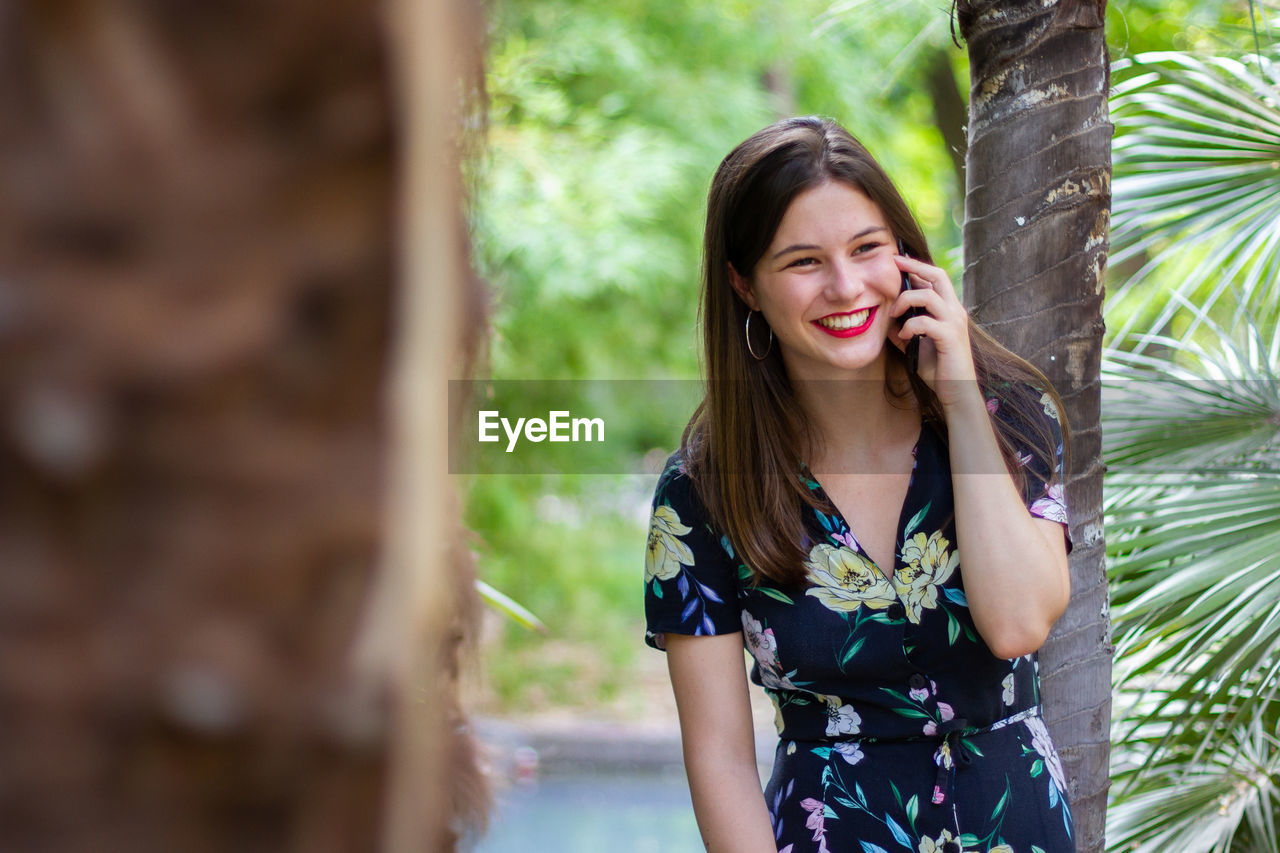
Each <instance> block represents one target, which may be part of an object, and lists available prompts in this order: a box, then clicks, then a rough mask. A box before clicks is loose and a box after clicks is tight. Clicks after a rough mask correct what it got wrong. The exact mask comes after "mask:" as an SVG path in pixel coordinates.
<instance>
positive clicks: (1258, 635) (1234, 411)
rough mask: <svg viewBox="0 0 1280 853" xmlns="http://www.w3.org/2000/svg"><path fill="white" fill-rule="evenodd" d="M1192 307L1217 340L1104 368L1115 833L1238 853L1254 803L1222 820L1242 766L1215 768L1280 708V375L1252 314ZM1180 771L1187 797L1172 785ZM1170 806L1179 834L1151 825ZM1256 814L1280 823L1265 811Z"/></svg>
mask: <svg viewBox="0 0 1280 853" xmlns="http://www.w3.org/2000/svg"><path fill="white" fill-rule="evenodd" d="M1184 307H1186V309H1187V310H1188V311H1189V312H1190V313H1191V315H1192V316H1195V317H1197V318H1198V319H1199V320H1200V321H1201V323H1202V326H1203V329H1204V330H1205V331H1206V332H1208V333H1212V334H1213V335H1214V336H1215V337H1216V342H1215V343H1214V345H1212V346H1200V345H1197V344H1196V343H1194V342H1190V341H1185V340H1183V341H1178V340H1175V339H1172V338H1168V337H1160V336H1147V337H1146V338H1145V340H1144V343H1145V344H1146V346H1145V348H1144V349H1143V350H1142V351H1139V352H1126V351H1121V350H1112V351H1109V352H1108V353H1107V354H1106V358H1105V360H1104V380H1103V384H1104V390H1103V395H1104V397H1103V399H1104V407H1103V413H1104V418H1103V427H1104V430H1103V431H1104V435H1105V436H1106V439H1105V443H1104V450H1105V457H1106V460H1107V462H1108V466H1109V469H1110V471H1109V474H1108V483H1107V486H1108V491H1109V494H1108V498H1107V501H1106V503H1105V506H1104V511H1105V513H1106V517H1107V530H1108V544H1107V552H1108V557H1109V558H1110V565H1109V575H1110V580H1111V583H1112V616H1113V630H1114V634H1115V638H1116V650H1117V656H1116V667H1115V673H1114V682H1115V688H1116V694H1115V695H1116V702H1115V710H1116V714H1115V723H1114V741H1115V743H1117V744H1123V749H1122V750H1120V752H1119V753H1118V755H1119V756H1120V757H1118V759H1117V767H1116V769H1115V771H1114V772H1113V784H1114V791H1115V796H1114V804H1113V808H1115V809H1118V812H1117V814H1118V815H1119V817H1116V818H1115V819H1116V820H1117V821H1119V823H1118V824H1117V826H1118V829H1117V830H1116V832H1117V833H1119V834H1118V835H1114V834H1111V832H1110V830H1109V834H1111V837H1112V838H1113V839H1119V838H1125V839H1128V840H1129V842H1127V843H1136V844H1138V845H1139V846H1138V847H1136V848H1134V849H1152V850H1154V849H1170V848H1168V847H1165V848H1161V847H1160V845H1161V844H1162V843H1166V844H1167V843H1168V842H1169V839H1171V838H1175V837H1176V838H1178V839H1180V844H1179V846H1178V848H1177V849H1180V850H1181V849H1188V850H1193V849H1194V850H1205V851H1208V850H1219V849H1221V850H1225V849H1227V848H1226V847H1225V846H1221V845H1226V844H1229V843H1230V842H1231V838H1232V837H1234V833H1235V832H1236V827H1238V825H1240V823H1241V822H1242V821H1245V820H1246V818H1245V806H1244V805H1241V806H1240V808H1239V809H1238V810H1236V811H1232V810H1228V811H1227V812H1224V813H1222V814H1219V815H1217V816H1216V817H1215V816H1214V814H1213V813H1214V812H1215V811H1216V810H1217V806H1216V805H1215V802H1216V800H1215V799H1214V798H1215V797H1220V796H1226V794H1224V793H1223V791H1224V790H1225V789H1224V787H1223V786H1228V787H1229V786H1230V785H1233V784H1236V782H1228V781H1225V780H1226V778H1227V776H1230V775H1231V774H1232V773H1235V772H1236V769H1237V766H1236V763H1230V762H1229V763H1228V764H1227V765H1224V766H1222V767H1219V766H1217V764H1215V762H1220V761H1221V755H1220V751H1221V749H1222V744H1223V742H1224V741H1225V740H1230V739H1232V738H1236V739H1238V738H1239V737H1240V736H1241V735H1240V725H1241V721H1243V720H1258V719H1264V718H1267V717H1269V716H1271V715H1274V714H1275V713H1276V712H1277V711H1278V710H1280V702H1277V696H1276V690H1277V675H1278V674H1280V672H1278V670H1280V450H1277V446H1278V439H1280V371H1277V369H1276V365H1277V358H1276V356H1277V353H1275V351H1274V350H1273V349H1271V348H1270V347H1269V346H1268V340H1267V338H1266V336H1265V335H1264V334H1263V330H1262V329H1261V328H1259V327H1258V326H1257V325H1256V324H1254V323H1252V322H1251V321H1250V320H1248V319H1247V318H1246V320H1245V322H1244V324H1243V330H1242V331H1240V332H1237V333H1236V334H1235V335H1233V334H1231V333H1228V332H1227V331H1226V330H1225V329H1223V328H1222V327H1220V326H1218V325H1217V324H1216V323H1214V321H1213V320H1212V318H1210V317H1207V316H1205V315H1204V313H1203V309H1200V308H1197V307H1194V306H1184ZM1270 731H1272V732H1273V733H1274V728H1273V729H1271V730H1270ZM1124 755H1128V756H1129V758H1128V759H1126V758H1124V757H1123V756H1124ZM1134 756H1140V757H1141V760H1140V761H1138V760H1135V759H1134V758H1133V757H1134ZM1126 760H1127V761H1129V762H1130V764H1131V765H1132V766H1126V763H1125V762H1126ZM1215 768H1216V769H1215ZM1175 771H1176V773H1175ZM1228 771H1229V772H1228ZM1170 774H1174V775H1177V776H1178V780H1179V781H1178V784H1179V786H1180V787H1179V788H1178V791H1177V793H1176V795H1175V794H1173V793H1171V792H1170V791H1169V790H1167V786H1165V785H1164V782H1161V780H1162V779H1165V777H1168V776H1170ZM1197 774H1199V775H1197ZM1233 778H1234V777H1233ZM1165 781H1168V780H1167V779H1165ZM1237 781H1238V780H1237ZM1152 786H1155V787H1152ZM1162 786H1163V787H1162ZM1153 792H1156V793H1153ZM1171 798H1172V799H1171ZM1241 802H1243V800H1242V801H1241ZM1159 804H1163V806H1172V807H1174V808H1175V809H1178V810H1182V811H1183V812H1185V815H1186V821H1184V822H1183V823H1184V824H1185V825H1183V824H1179V826H1181V829H1179V830H1177V834H1174V835H1169V832H1170V831H1171V830H1170V829H1169V826H1167V825H1166V824H1165V822H1163V821H1161V820H1157V819H1156V818H1155V817H1154V810H1155V809H1156V806H1157V805H1159ZM1197 810H1199V811H1200V812H1202V813H1200V814H1198V815H1197ZM1250 814H1254V812H1250ZM1218 818H1222V820H1219V819H1218ZM1253 820H1254V822H1256V823H1257V827H1256V829H1257V831H1262V829H1265V827H1266V826H1267V824H1266V821H1267V820H1268V818H1265V817H1264V816H1263V815H1262V814H1261V813H1257V814H1255V815H1254V819H1253ZM1251 826H1252V824H1251ZM1249 831H1250V832H1253V831H1254V830H1253V829H1250V830H1249ZM1183 841H1185V843H1187V844H1191V845H1192V846H1189V847H1185V848H1184V847H1182V846H1181V842H1183Z"/></svg>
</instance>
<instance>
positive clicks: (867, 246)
mask: <svg viewBox="0 0 1280 853" xmlns="http://www.w3.org/2000/svg"><path fill="white" fill-rule="evenodd" d="M882 245H884V244H883V243H876V242H871V243H860V244H858V247H857V248H856V249H854V250H853V254H855V255H863V254H866V253H867V252H870V251H871V250H873V249H878V248H880V247H881V246H882Z"/></svg>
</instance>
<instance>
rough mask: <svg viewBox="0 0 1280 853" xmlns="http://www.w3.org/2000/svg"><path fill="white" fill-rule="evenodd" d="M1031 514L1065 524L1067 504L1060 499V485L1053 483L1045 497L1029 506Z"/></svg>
mask: <svg viewBox="0 0 1280 853" xmlns="http://www.w3.org/2000/svg"><path fill="white" fill-rule="evenodd" d="M1031 514H1032V515H1038V516H1040V517H1041V518H1047V519H1048V520H1049V521H1057V522H1061V523H1062V524H1066V523H1067V504H1066V501H1064V500H1063V497H1062V484H1061V483H1054V484H1053V485H1051V486H1049V489H1048V491H1046V492H1045V496H1044V497H1042V498H1040V499H1039V500H1037V501H1036V502H1035V503H1033V504H1031Z"/></svg>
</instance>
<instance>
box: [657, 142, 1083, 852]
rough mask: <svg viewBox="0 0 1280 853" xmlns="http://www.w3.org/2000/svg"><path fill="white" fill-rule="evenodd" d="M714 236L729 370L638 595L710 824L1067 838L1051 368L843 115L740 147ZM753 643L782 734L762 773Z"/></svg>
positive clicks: (774, 840) (989, 840)
mask: <svg viewBox="0 0 1280 853" xmlns="http://www.w3.org/2000/svg"><path fill="white" fill-rule="evenodd" d="M899 247H901V249H899ZM704 252H705V257H704V264H705V268H704V281H703V304H702V312H703V317H704V330H705V341H704V344H705V364H706V365H707V372H708V377H707V378H708V383H707V394H706V397H705V398H704V400H703V402H702V404H701V406H700V407H699V409H698V410H697V412H696V413H695V415H694V417H693V419H692V420H691V421H690V423H689V425H688V427H687V428H686V430H685V434H684V437H683V440H682V446H681V448H680V450H679V452H677V453H676V454H674V455H673V456H672V457H671V459H670V460H669V461H668V464H667V467H666V470H665V471H664V473H663V474H662V476H661V478H660V479H659V483H658V487H657V490H656V493H655V496H654V503H653V521H652V525H651V531H650V537H649V554H648V560H647V563H646V572H645V583H646V602H645V609H646V616H647V619H648V631H647V634H646V640H647V642H648V643H649V644H650V645H652V646H654V647H656V648H660V649H665V650H666V651H667V652H668V665H669V669H670V674H671V681H672V686H673V688H674V691H675V696H676V702H677V706H678V709H679V714H680V723H681V735H682V740H683V744H684V754H685V763H686V769H687V772H688V776H689V782H690V787H691V790H692V794H693V802H694V809H695V813H696V815H697V818H698V824H699V828H700V829H701V831H702V834H703V839H704V841H705V843H706V845H707V847H708V849H710V850H731V851H735V853H736V851H771V850H780V851H793V850H798V849H812V845H813V843H814V842H816V843H817V845H818V849H819V850H823V851H825V850H828V849H831V850H856V849H863V850H869V849H879V850H885V851H890V850H910V851H913V853H918V851H926V850H927V851H948V853H950V851H958V850H961V849H963V850H966V851H973V850H982V851H989V853H991V852H992V851H999V853H1010V851H1019V853H1022V851H1035V850H1039V851H1041V853H1066V851H1071V850H1074V849H1075V846H1074V841H1073V839H1072V823H1071V815H1070V811H1069V809H1068V806H1067V802H1066V799H1065V796H1064V790H1063V783H1062V775H1061V772H1060V769H1059V764H1058V758H1057V755H1056V753H1055V752H1054V750H1053V746H1052V744H1051V743H1050V742H1049V740H1048V738H1047V733H1046V732H1045V730H1044V727H1043V725H1042V724H1041V723H1040V719H1039V714H1040V706H1039V701H1040V700H1039V682H1038V676H1037V664H1036V659H1035V652H1036V649H1037V648H1038V647H1039V646H1040V644H1041V643H1043V642H1044V639H1045V637H1046V636H1047V635H1048V632H1049V629H1050V627H1051V626H1052V624H1053V622H1054V621H1055V620H1056V619H1057V617H1058V616H1059V615H1060V614H1061V613H1062V610H1063V608H1064V607H1065V606H1066V601H1067V597H1068V592H1069V590H1068V576H1067V564H1066V555H1067V549H1068V547H1069V545H1070V543H1069V541H1068V539H1067V537H1066V535H1065V530H1066V527H1065V519H1066V509H1065V507H1064V506H1063V505H1062V503H1061V499H1060V495H1061V491H1060V489H1059V488H1058V482H1059V478H1060V476H1061V470H1062V455H1063V452H1064V441H1063V436H1062V432H1063V431H1062V428H1061V426H1060V425H1059V423H1058V420H1057V411H1058V409H1057V406H1056V395H1055V394H1054V392H1053V390H1052V388H1050V387H1049V384H1048V382H1047V381H1046V380H1045V379H1044V378H1043V377H1042V376H1041V375H1040V374H1039V373H1038V372H1036V371H1035V370H1034V368H1031V367H1030V366H1029V365H1027V364H1026V363H1025V362H1023V361H1022V360H1020V359H1018V358H1017V357H1016V356H1013V355H1012V354H1011V353H1009V352H1007V351H1005V350H1004V349H1003V348H1001V347H999V345H997V344H995V343H994V342H993V341H992V340H991V339H990V338H989V337H987V336H986V335H985V334H984V333H983V332H982V331H981V330H980V329H978V328H977V327H976V326H975V325H974V324H973V323H972V322H971V321H970V320H969V318H968V315H967V313H966V312H965V310H964V308H963V306H962V305H961V304H960V302H959V299H958V298H957V297H956V293H955V290H954V288H953V287H952V285H951V282H950V280H949V279H948V278H947V276H946V274H945V273H944V272H943V271H942V270H941V269H939V268H938V267H936V266H934V265H933V264H932V261H931V259H930V255H929V251H928V246H927V245H926V243H925V239H924V236H923V234H922V233H921V231H920V228H919V226H918V225H917V224H916V222H915V220H914V218H913V217H912V216H911V213H910V211H909V210H908V208H907V205H906V203H905V202H904V201H903V199H902V197H901V196H900V195H899V194H898V192H897V190H896V188H895V187H894V186H893V184H892V182H891V181H890V180H889V178H888V177H887V175H885V173H884V171H883V170H882V169H881V168H880V166H879V165H878V164H877V163H876V161H875V160H874V159H873V158H872V157H871V155H870V154H869V153H868V152H867V151H866V149H865V148H863V147H862V145H860V144H859V143H858V142H857V141H856V140H855V139H854V138H853V137H852V136H850V135H849V134H848V132H847V131H845V130H844V129H843V128H841V127H839V126H838V125H836V124H834V123H833V122H830V121H823V120H820V119H816V118H800V119H790V120H787V121H783V122H779V123H778V124H775V125H772V126H770V127H768V128H765V129H764V130H762V131H760V132H759V133H757V134H756V135H754V136H753V137H751V138H750V139H748V140H747V141H746V142H744V143H742V144H741V145H740V146H738V147H737V148H736V149H735V150H734V151H733V152H731V153H730V154H729V156H728V157H726V158H725V160H724V162H723V163H722V164H721V166H720V169H719V171H718V172H717V174H716V177H715V179H714V181H713V182H712V188H711V194H710V199H709V204H708V214H707V228H706V238H705V247H704ZM907 255H910V257H908V256H907ZM906 283H909V284H910V285H911V287H910V288H905V287H904V284H906ZM753 321H754V323H762V324H764V325H767V327H768V329H769V335H770V344H769V346H768V347H767V348H765V349H764V350H761V348H760V346H759V343H758V342H759V340H760V339H761V338H762V337H763V335H764V333H763V332H762V331H761V330H759V329H758V327H757V329H756V330H755V331H754V337H753V331H752V325H753V324H754V323H753ZM744 332H745V333H746V334H747V339H746V340H744V339H743V334H744ZM915 337H919V338H920V339H921V344H920V349H919V361H918V364H912V363H911V362H909V361H908V359H907V358H906V356H905V355H904V352H903V351H904V349H905V348H906V345H907V342H908V341H910V340H911V339H912V338H915ZM960 542H963V543H964V554H963V557H962V555H961V553H960V549H959V547H958V544H959V543H960ZM744 646H745V647H746V649H747V651H748V652H749V653H750V654H751V655H752V657H753V658H754V660H755V667H754V669H753V671H752V674H751V678H752V680H753V681H755V682H756V683H757V684H760V685H762V686H763V687H764V688H765V692H766V693H767V694H768V695H769V696H770V698H771V699H772V700H773V703H774V705H775V708H776V723H777V727H778V733H779V736H780V740H779V743H778V748H777V752H776V755H775V759H774V765H773V773H772V776H771V777H770V779H769V782H768V784H767V786H766V787H765V789H764V791H763V792H762V791H761V790H760V786H759V784H758V780H757V779H756V777H755V752H754V741H753V738H752V735H751V725H750V720H751V716H750V710H749V707H748V700H747V678H746V673H745V671H744V668H743V666H742V650H743V647H744Z"/></svg>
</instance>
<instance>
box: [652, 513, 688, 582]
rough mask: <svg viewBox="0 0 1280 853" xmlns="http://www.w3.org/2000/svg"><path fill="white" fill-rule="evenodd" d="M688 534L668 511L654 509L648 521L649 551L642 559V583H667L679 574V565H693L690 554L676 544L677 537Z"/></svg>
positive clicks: (678, 520)
mask: <svg viewBox="0 0 1280 853" xmlns="http://www.w3.org/2000/svg"><path fill="white" fill-rule="evenodd" d="M692 530H693V528H692V527H688V526H686V525H685V524H683V523H682V522H681V521H680V515H679V514H678V513H677V512H676V511H675V510H674V509H672V508H671V507H669V506H665V505H664V506H659V507H654V510H653V515H652V516H651V517H650V519H649V551H648V553H647V554H646V555H645V559H644V582H645V583H648V582H649V581H651V580H653V579H654V578H657V579H658V580H663V581H665V580H671V578H673V577H675V576H676V575H678V574H680V566H681V564H684V565H686V566H692V565H693V552H692V551H690V550H689V546H688V545H686V544H684V543H683V542H681V541H680V537H681V536H684V535H685V534H686V533H689V532H691V531H692Z"/></svg>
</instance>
